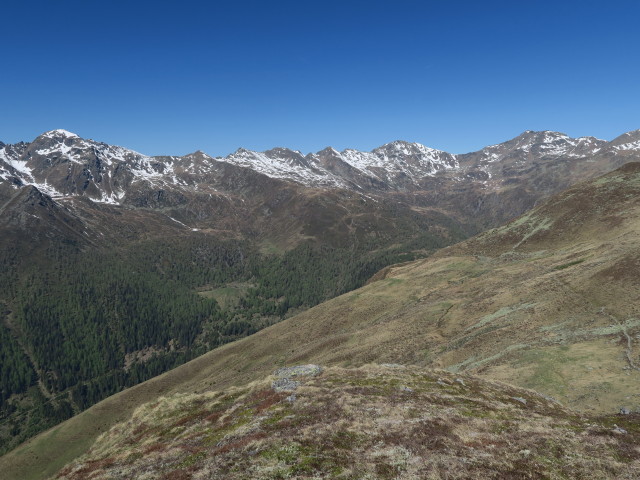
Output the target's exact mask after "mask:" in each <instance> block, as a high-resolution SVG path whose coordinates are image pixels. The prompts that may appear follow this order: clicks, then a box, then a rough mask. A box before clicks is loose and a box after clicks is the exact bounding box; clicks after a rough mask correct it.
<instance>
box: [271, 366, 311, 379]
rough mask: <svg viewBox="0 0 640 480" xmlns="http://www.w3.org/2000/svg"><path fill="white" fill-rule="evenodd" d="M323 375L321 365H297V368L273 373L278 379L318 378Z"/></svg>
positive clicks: (285, 368) (283, 369)
mask: <svg viewBox="0 0 640 480" xmlns="http://www.w3.org/2000/svg"><path fill="white" fill-rule="evenodd" d="M321 373H322V367H321V366H320V365H313V364H309V365H296V366H295V367H283V368H279V369H278V370H276V371H275V372H273V375H274V377H277V378H291V377H305V376H308V377H316V376H318V375H320V374H321Z"/></svg>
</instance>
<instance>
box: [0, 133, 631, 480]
mask: <svg viewBox="0 0 640 480" xmlns="http://www.w3.org/2000/svg"><path fill="white" fill-rule="evenodd" d="M639 161H640V130H637V131H634V132H629V133H625V134H623V135H621V136H619V137H618V138H616V139H614V140H613V141H604V140H599V139H596V138H593V137H581V138H571V137H568V136H567V135H564V134H561V133H557V132H550V131H544V132H533V131H527V132H524V133H523V134H521V135H520V136H518V137H516V138H514V139H512V140H509V141H507V142H504V143H501V144H498V145H492V146H489V147H486V148H483V149H482V150H480V151H477V152H473V153H467V154H450V153H447V152H443V151H439V150H434V149H431V148H428V147H425V146H423V145H420V144H417V143H409V142H404V141H395V142H392V143H388V144H386V145H383V146H381V147H378V148H376V149H374V150H372V151H371V152H361V151H357V150H351V149H348V150H344V151H342V152H339V151H336V150H334V149H333V148H326V149H324V150H321V151H319V152H317V153H310V154H307V155H304V154H302V153H300V152H298V151H293V150H289V149H286V148H274V149H272V150H269V151H266V152H253V151H249V150H244V149H239V150H238V151H236V152H235V153H233V154H231V155H229V156H227V157H219V158H213V157H210V156H209V155H207V154H205V153H203V152H201V151H197V152H195V153H192V154H189V155H185V156H182V157H174V156H161V157H148V156H145V155H142V154H139V153H136V152H134V151H131V150H127V149H125V148H122V147H116V146H112V145H107V144H104V143H100V142H97V141H94V140H87V139H82V138H80V137H78V136H77V135H75V134H73V133H70V132H67V131H65V130H54V131H50V132H46V133H44V134H42V135H40V136H39V137H37V138H36V139H35V140H33V141H32V142H31V143H18V144H12V145H8V144H3V143H0V271H1V272H2V274H1V275H0V308H1V310H0V320H1V322H0V402H1V403H0V416H1V417H0V442H1V443H0V452H9V453H6V454H5V455H4V456H3V457H0V471H2V472H6V473H7V474H8V475H10V477H8V478H16V479H20V478H34V479H35V478H47V477H49V476H52V475H59V477H60V478H143V477H144V475H147V477H145V478H251V477H254V478H317V477H322V478H329V477H332V475H333V477H335V478H396V477H397V476H398V475H406V478H427V476H428V475H431V478H480V477H474V475H481V476H482V475H487V474H488V473H487V472H497V473H496V475H497V476H496V477H495V478H509V477H508V476H505V475H506V472H509V471H513V469H514V468H516V467H514V465H516V464H517V465H518V467H517V468H516V469H517V470H518V471H522V472H528V475H529V476H528V477H527V476H522V477H517V478H568V477H567V475H568V476H569V477H570V476H571V474H572V472H573V473H575V472H582V473H580V474H581V475H584V478H589V477H588V475H589V474H590V473H593V472H594V471H597V472H601V473H602V475H603V476H602V477H601V478H607V477H608V476H615V477H616V478H637V475H638V472H640V463H639V461H640V453H639V452H640V450H639V448H640V427H638V426H637V425H636V423H634V422H635V418H636V417H635V414H630V415H625V416H624V418H622V417H620V418H618V416H616V415H614V413H615V412H617V411H618V410H619V409H620V408H623V410H624V411H625V412H626V411H628V410H632V409H634V408H636V407H638V406H640V400H638V399H637V398H636V397H634V395H636V391H637V388H636V386H637V382H638V370H640V366H639V365H640V360H639V359H638V347H637V345H636V343H637V341H638V340H637V334H638V333H640V330H638V329H639V328H640V321H638V319H637V315H638V313H637V305H638V303H637V302H638V294H639V292H638V282H637V279H638V252H637V245H638V238H637V235H638V233H637V232H639V231H640V230H639V229H638V222H640V213H639V209H640V204H639V203H638V198H640V197H639V195H638V194H639V193H640V180H639V179H640V167H639V165H640V164H639V163H633V162H639ZM516 217H517V218H516ZM196 357H197V358H196ZM309 362H314V363H318V364H321V365H323V366H324V367H325V368H326V370H325V371H324V372H323V373H321V374H320V375H318V376H312V377H311V378H310V379H308V380H306V383H305V382H302V383H303V384H302V385H301V386H300V387H299V388H300V390H296V392H297V393H295V394H291V395H289V394H287V395H282V394H281V392H279V391H275V392H274V391H273V390H272V389H271V388H270V387H269V386H268V384H267V383H265V382H266V381H265V380H264V379H265V378H266V377H268V375H269V374H271V373H272V372H273V371H274V370H275V369H276V368H278V367H281V366H284V365H287V366H289V365H297V364H302V363H309ZM371 364H385V365H386V366H385V365H382V366H379V365H371ZM404 365H410V367H405V366H404ZM174 367H177V368H174ZM171 369H172V370H171ZM437 369H446V370H448V372H445V371H441V370H437ZM168 370H171V371H169V372H167V371H168ZM164 372H167V373H164ZM477 375H479V376H480V377H484V378H480V377H478V376H477ZM152 377H154V378H152ZM149 379H150V380H149ZM269 381H270V380H269ZM496 381H502V382H507V383H508V384H510V385H508V384H507V383H499V382H496ZM141 382H143V383H141ZM251 382H253V383H251ZM294 383H297V382H294ZM274 384H275V383H274ZM511 385H516V386H517V387H516V386H511ZM296 388H297V386H296ZM399 389H400V390H399ZM526 389H535V390H537V391H538V392H539V393H535V392H533V391H531V390H526ZM293 390H295V388H294V389H293ZM293 390H292V391H293ZM399 391H400V392H401V393H398V392H399ZM296 395H298V396H299V397H300V399H296ZM380 395H382V397H381V396H380ZM551 396H552V397H553V398H551ZM107 397H108V398H107ZM160 397H162V398H160ZM292 397H293V398H292ZM513 399H515V401H514V400H513ZM97 402H99V403H97ZM148 402H152V403H151V404H149V403H148ZM362 402H364V403H365V404H367V405H368V407H367V408H369V410H372V411H376V412H386V413H385V414H384V418H386V419H387V420H388V422H389V424H397V423H402V422H404V423H405V424H407V425H409V424H411V425H413V423H415V425H414V426H412V427H411V428H414V427H415V429H417V430H415V429H414V430H415V431H414V430H411V432H413V433H407V432H408V431H403V430H399V431H395V430H394V429H393V428H386V427H385V428H380V426H381V423H379V422H377V420H372V419H371V418H369V417H366V415H365V416H363V415H364V414H363V411H364V410H362V409H358V408H356V405H358V404H359V403H362ZM474 402H475V403H474ZM514 402H515V403H514ZM558 402H561V403H562V404H564V405H565V406H561V405H560V404H559V403H558ZM96 403H97V405H94V404H96ZM92 405H93V406H92ZM150 405H151V406H150ZM158 405H161V406H162V408H163V409H165V410H164V411H158V412H156V411H155V410H154V409H155V408H156V407H157V406H158ZM335 405H341V407H340V408H342V409H343V410H344V415H342V416H335V415H334V416H331V415H329V414H328V413H327V412H332V411H336V410H335V409H336V407H335ZM434 405H439V406H440V407H441V409H444V410H445V411H446V412H445V413H446V414H443V413H442V412H440V413H438V409H436V408H435V407H434ZM398 406H400V407H398ZM440 407H439V408H440ZM569 408H575V409H578V410H579V411H580V412H582V413H578V411H576V410H570V409H569ZM523 409H524V410H523ZM527 409H530V410H527ZM393 412H395V413H393ZM398 412H402V413H398ZM381 415H382V414H381ZM438 415H441V416H442V417H441V421H440V422H435V423H434V422H433V421H430V422H431V423H429V425H427V426H424V425H422V424H420V425H422V426H420V425H418V424H419V423H420V421H423V423H424V418H427V417H428V418H432V419H433V417H434V416H438ZM334 417H335V418H334ZM487 418H488V419H489V420H486V419H487ZM416 419H417V420H416ZM420 419H422V420H420ZM480 419H483V422H484V423H482V422H480ZM65 420H66V421H65ZM419 420H420V421H419ZM63 421H64V422H63ZM60 422H63V423H61V424H60V425H57V424H59V423H60ZM121 422H124V423H121ZM296 422H297V423H296ZM323 422H324V423H323ZM349 422H350V423H349ZM367 422H369V423H367ZM394 422H395V423H394ZM412 422H413V423H412ZM416 422H417V423H416ZM614 422H617V423H616V424H615V425H614ZM427 423H428V422H427ZM480 423H482V425H480ZM56 425H57V426H56ZM514 425H515V426H514ZM517 425H526V429H527V433H526V434H525V433H524V430H523V431H520V432H518V427H517ZM297 426H300V428H298V427H297ZM50 427H53V428H50ZM303 427H304V428H303ZM423 427H424V428H423ZM48 428H50V429H49V430H48V431H46V432H44V433H41V434H40V435H38V436H37V437H35V438H32V439H31V440H30V441H28V442H27V443H23V444H22V445H20V446H18V445H19V444H20V443H21V442H24V441H25V440H28V439H30V438H31V437H33V436H35V435H37V434H38V433H39V432H42V431H43V430H45V429H48ZM420 428H423V430H424V432H423V431H422V430H420ZM522 428H523V429H524V428H525V427H522ZM287 429H289V430H287ZM616 429H618V430H616ZM285 432H286V433H285ZM420 432H422V433H425V432H430V433H429V435H430V436H431V437H430V438H435V439H436V440H437V442H436V443H435V444H434V445H435V446H434V447H433V451H437V452H438V455H439V456H438V458H439V460H438V461H439V462H440V463H437V462H436V463H430V464H425V465H423V464H422V463H420V462H423V461H424V458H426V457H427V456H428V455H426V454H425V453H424V452H422V453H419V452H418V451H417V450H416V448H417V447H416V446H415V445H413V446H412V444H411V442H412V441H413V440H412V438H415V437H416V435H418V436H419V435H421V434H422V433H420ZM469 432H476V434H477V435H479V437H478V438H475V437H473V435H471V434H470V433H469ZM477 432H480V433H477ZM503 432H504V435H498V433H500V434H502V433H503ZM551 432H553V435H551ZM612 432H613V433H612ZM621 432H624V433H621ZM102 433H104V435H102V436H101V437H100V438H99V439H98V441H97V442H96V443H94V442H95V441H96V438H98V435H100V434H102ZM294 434H295V435H297V436H295V435H294ZM312 434H313V435H312ZM292 435H294V436H295V439H294V440H292V439H293V438H294V437H292ZM314 435H315V436H314ZM345 435H346V436H345ZM425 435H426V433H425ZM470 435H471V436H470ZM474 435H475V434H474ZM367 436H369V437H367ZM542 438H552V439H553V442H555V443H554V445H563V446H564V447H563V448H564V450H562V452H560V451H559V450H557V449H556V450H554V448H555V447H554V446H553V445H551V446H550V444H548V443H545V442H543V441H542V440H540V439H542ZM580 438H583V439H584V441H579V440H580ZM374 440H375V441H374ZM538 440H540V441H538ZM127 442H128V443H127ZM504 442H507V443H504ZM585 442H587V443H589V442H592V443H593V445H594V447H593V448H592V449H589V448H585V447H584V444H585ZM427 443H428V442H427ZM424 444H425V443H424V442H423V443H422V445H424ZM512 444H515V445H518V446H519V447H518V448H515V450H514V448H506V445H512ZM92 445H93V446H92ZM122 445H126V447H123V448H121V449H120V447H121V446H122ZM313 445H324V447H323V448H325V447H326V448H325V450H323V451H322V452H319V451H317V450H312V446H313ZM488 445H493V447H488ZM115 446H117V448H116V447H115ZM16 447H17V448H16ZM90 447H91V450H89V448H90ZM11 449H13V451H10V450H11ZM119 449H120V450H119ZM354 449H355V450H354ZM474 449H475V450H474ZM549 449H551V450H549ZM519 450H522V452H528V453H522V452H520V453H518V455H516V456H511V454H512V453H513V451H516V452H518V451H519ZM546 451H551V452H552V454H549V455H551V456H549V455H547V454H545V453H544V452H546ZM287 452H288V453H287ZM291 452H293V453H291ZM567 452H568V453H567ZM611 452H617V454H616V455H617V456H614V455H611ZM432 453H433V452H432ZM248 455H249V456H255V462H253V461H249V462H245V460H246V458H248V457H247V456H248ZM359 455H360V457H361V458H360V457H359ZM545 455H547V456H545ZM566 455H569V456H571V455H573V457H571V458H573V460H574V461H573V463H572V464H571V465H573V468H574V470H566V469H565V466H566V462H565V463H562V462H560V461H559V460H558V459H561V458H564V457H565V456H566ZM412 456H413V457H412ZM159 457H162V458H164V459H165V461H164V462H159V461H157V460H158V458H159ZM414 457H415V458H414ZM78 458H79V460H78V461H77V463H75V464H69V462H71V461H73V460H76V459H78ZM241 458H242V459H244V460H242V461H241V460H240V459H241ZM346 458H354V459H358V458H359V459H360V460H359V461H351V460H349V461H347V460H345V459H346ZM416 458H418V460H416ZM461 458H466V459H467V460H464V461H462V460H460V459H461ZM303 459H306V460H304V462H306V463H304V462H303ZM319 459H326V461H324V460H322V461H321V460H319ZM419 459H422V460H419ZM434 461H435V460H434ZM225 462H226V463H225ZM243 462H245V463H246V464H245V463H243ZM67 464H69V465H68V466H67V467H66V468H64V469H63V470H62V471H60V469H61V468H62V467H64V466H65V465H67ZM229 465H237V466H242V467H241V468H242V469H241V470H240V471H239V473H238V471H234V470H233V469H232V468H231V467H229ZM227 467H228V468H227ZM238 468H240V467H238ZM256 468H257V469H258V470H255V469H256ZM252 469H253V470H252ZM446 471H449V472H450V475H451V476H449V477H447V476H446V475H445V476H443V472H446ZM248 472H251V473H248ZM328 472H333V473H328ZM118 475H120V476H118ZM234 475H235V476H234ZM367 475H369V477H367ZM410 475H414V477H411V476H410ZM438 475H440V476H438ZM314 476H315V477H314ZM486 478H489V477H486ZM513 478H516V477H513ZM574 478H575V477H574Z"/></svg>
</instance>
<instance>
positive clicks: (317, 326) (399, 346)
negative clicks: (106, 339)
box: [0, 165, 640, 479]
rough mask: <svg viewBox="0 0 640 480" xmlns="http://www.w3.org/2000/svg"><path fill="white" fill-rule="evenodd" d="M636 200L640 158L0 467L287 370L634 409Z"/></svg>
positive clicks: (110, 407) (103, 407) (148, 390)
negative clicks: (176, 399) (165, 405)
mask: <svg viewBox="0 0 640 480" xmlns="http://www.w3.org/2000/svg"><path fill="white" fill-rule="evenodd" d="M638 198H640V168H639V167H638V165H635V166H634V165H631V166H628V167H625V169H623V170H621V171H618V172H615V173H614V174H611V175H608V176H606V177H604V178H603V179H601V180H597V181H596V182H594V183H591V184H587V185H582V186H579V187H576V188H574V189H571V190H569V191H567V192H566V193H564V194H562V195H560V196H558V197H554V199H552V201H551V202H548V203H547V204H545V205H544V206H542V207H541V208H538V209H536V210H534V211H533V212H531V213H529V214H527V215H525V216H523V217H521V218H520V219H518V220H516V221H515V222H513V223H512V224H509V225H508V226H506V227H502V228H501V229H497V230H495V231H492V232H488V233H486V234H484V235H482V236H480V237H476V238H475V239H473V240H472V241H470V242H465V243H463V244H461V245H459V246H456V247H451V248H448V249H445V250H443V251H441V252H439V253H438V254H437V255H435V256H434V257H432V258H430V259H427V260H423V261H419V262H414V263H410V264H408V265H404V266H399V267H394V268H389V269H386V271H384V272H382V274H380V275H378V280H377V281H375V282H372V283H371V284H369V285H367V286H365V287H363V288H361V289H359V290H356V291H354V292H351V293H348V294H345V295H343V296H341V297H338V298H336V299H333V300H331V301H329V302H326V303H324V304H322V305H319V306H317V307H315V308H313V309H311V310H308V311H306V312H304V313H302V314H300V315H298V316H296V317H293V318H291V319H288V320H286V321H283V322H282V323H279V324H277V325H274V326H272V327H270V328H268V329H265V330H263V331H261V332H258V333H257V334H255V335H253V336H251V337H249V338H246V339H243V340H241V341H238V342H236V343H233V344H230V345H226V346H224V347H222V348H220V349H217V350H215V351H212V352H210V353H208V354H206V355H204V356H203V357H200V358H198V359H196V360H194V361H192V362H190V363H188V364H186V365H184V366H181V367H179V368H177V369H175V370H173V371H171V372H168V373H167V374H164V375H162V376H160V377H157V378H155V379H152V380H150V381H148V382H146V383H144V384H142V385H139V386H136V387H134V388H131V389H129V390H126V391H124V392H122V393H120V394H118V395H114V396H113V397H110V398H108V399H106V400H105V401H103V402H101V403H100V404H98V405H96V406H94V407H92V408H91V409H89V410H88V411H86V412H84V413H83V414H81V415H79V416H77V417H75V418H72V419H70V420H69V421H67V422H65V423H64V424H62V425H60V426H58V427H56V428H54V429H52V430H50V431H48V432H45V433H44V434H42V435H40V436H38V437H36V438H35V439H33V440H32V441H30V442H28V443H27V444H25V445H23V446H21V447H19V448H18V449H16V450H15V451H13V452H11V453H9V454H7V455H5V456H4V457H2V458H0V471H2V472H5V473H7V474H8V475H9V476H8V478H15V479H20V478H30V479H31V478H34V479H35V478H44V477H45V476H46V475H51V474H53V473H54V472H55V471H57V469H58V468H60V467H61V466H62V465H64V464H66V463H67V462H68V461H70V460H71V459H73V458H75V457H76V456H77V455H78V454H79V453H81V452H84V451H86V449H87V448H88V447H89V446H90V445H91V443H92V442H93V440H94V439H95V438H96V436H97V435H98V434H99V433H102V432H104V431H105V430H106V429H108V428H109V427H110V426H111V425H113V424H114V423H116V422H119V421H122V420H123V419H125V418H127V417H128V416H129V415H130V414H131V413H132V411H133V410H134V409H135V408H136V407H137V406H139V405H141V404H143V403H145V402H148V401H151V400H153V399H155V398H156V397H157V396H158V395H166V394H170V393H178V392H181V393H192V392H203V391H207V390H219V389H224V388H227V387H228V386H230V385H243V384H245V383H247V382H249V381H252V380H255V379H257V378H262V377H264V376H266V375H267V374H269V373H270V372H271V371H272V370H273V369H274V368H275V367H277V366H281V365H285V364H287V365H291V364H299V363H306V362H314V363H320V364H324V365H342V366H350V365H360V364H366V363H370V362H373V361H375V362H395V363H402V364H417V365H423V366H436V367H448V368H450V369H452V370H466V371H469V372H472V373H480V374H482V375H485V376H488V377H491V378H497V379H501V380H506V381H508V382H510V383H514V384H516V385H522V386H526V387H532V388H537V389H539V390H540V391H542V392H544V393H547V394H551V395H553V396H555V397H557V398H558V399H559V400H561V401H562V402H563V403H566V404H569V405H571V406H576V407H579V408H582V409H584V410H591V411H594V412H611V411H613V410H614V409H615V408H616V407H619V406H622V405H627V406H630V407H634V406H635V405H633V404H630V403H629V402H632V401H633V400H632V398H633V397H631V396H632V395H634V394H635V393H636V388H635V387H636V385H637V382H638V380H640V374H639V372H638V370H637V369H636V368H635V366H636V363H635V362H636V359H637V358H638V354H639V353H640V348H638V346H637V345H636V344H635V334H636V333H638V332H639V327H640V322H638V321H637V320H636V318H635V317H634V315H635V313H636V306H637V305H638V302H637V301H638V298H639V290H640V286H639V285H638V282H637V281H635V280H637V271H638V268H637V261H638V256H637V249H636V245H638V241H639V240H640V239H639V238H638V235H639V233H638V232H640V205H639V202H638V200H637V199H638ZM630 360H631V361H630ZM638 363H640V362H638ZM625 368H626V369H625Z"/></svg>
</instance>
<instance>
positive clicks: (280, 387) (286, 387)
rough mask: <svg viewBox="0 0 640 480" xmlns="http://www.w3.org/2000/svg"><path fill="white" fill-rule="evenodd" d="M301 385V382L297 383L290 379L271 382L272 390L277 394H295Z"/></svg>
mask: <svg viewBox="0 0 640 480" xmlns="http://www.w3.org/2000/svg"><path fill="white" fill-rule="evenodd" d="M299 385H300V382H296V381H295V380H291V379H290V378H278V379H277V380H274V381H273V382H271V388H273V389H274V390H275V391H276V392H293V391H294V390H295V389H296V388H298V386H299Z"/></svg>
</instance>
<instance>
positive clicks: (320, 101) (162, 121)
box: [0, 0, 640, 155]
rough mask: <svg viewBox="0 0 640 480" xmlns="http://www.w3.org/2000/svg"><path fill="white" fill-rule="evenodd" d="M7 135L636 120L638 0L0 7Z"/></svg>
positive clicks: (334, 132) (467, 137) (428, 130)
mask: <svg viewBox="0 0 640 480" xmlns="http://www.w3.org/2000/svg"><path fill="white" fill-rule="evenodd" d="M2 17H3V19H2V22H1V25H0V54H1V58H2V68H1V69H0V140H2V141H4V142H6V143H11V142H16V141H19V140H25V141H30V140H31V139H33V138H34V137H35V136H36V135H38V134H39V133H41V132H43V131H46V130H51V129H55V128H64V129H67V130H71V131H73V132H75V133H77V134H79V135H81V136H83V137H87V138H94V139H96V140H101V141H105V142H108V143H113V144H118V145H122V146H126V147H129V148H133V149H135V150H138V151H141V152H143V153H147V154H151V155H157V154H175V155H178V154H185V153H188V152H191V151H194V150H198V149H200V150H204V151H206V152H208V153H210V154H212V155H226V154H228V153H231V152H232V151H234V150H236V149H237V148H238V147H241V146H242V147H245V148H250V149H255V150H265V149H268V148H271V147H274V146H287V147H290V148H293V149H298V150H301V151H303V152H305V153H306V152H309V151H317V150H320V149H322V148H324V147H326V146H328V145H331V146H334V147H335V148H338V149H343V148H347V147H351V148H358V149H362V150H370V149H372V148H374V147H376V146H378V145H381V144H383V143H386V142H389V141H392V140H395V139H404V140H409V141H416V142H420V143H423V144H425V145H428V146H430V147H434V148H440V149H443V150H447V151H450V152H453V153H462V152H468V151H473V150H476V149H479V148H481V147H482V146H485V145H488V144H492V143H498V142H500V141H504V140H507V139H509V138H512V137H514V136H516V135H518V134H519V133H521V132H522V131H524V130H529V129H530V130H558V131H562V132H565V133H568V134H569V135H572V136H581V135H594V136H597V137H600V138H604V139H612V138H613V137H615V136H617V135H618V134H621V133H623V132H626V131H629V130H635V129H638V128H640V28H638V26H637V21H638V18H640V2H637V1H615V0H614V1H609V2H604V1H602V2H590V1H588V0H584V1H581V2H573V1H564V2H561V1H557V2H547V1H531V2H517V1H504V2H502V1H445V0H442V1H422V2H414V1H402V0H398V1H388V2H376V1H362V2H361V1H348V0H345V1H342V2H338V1H331V0H327V1H322V2H317V1H300V0H298V1H295V2H293V1H292V2H288V1H270V2H267V1H235V2H216V1H210V2H194V1H191V0H182V1H179V2H177V1H173V2H170V1H163V0H156V1H154V2H145V1H137V2H136V1H120V0H112V1H93V0H91V1H87V0H83V1H66V0H58V1H56V2H54V1H51V0H47V1H41V2H36V1H28V0H25V1H23V2H18V1H15V0H9V1H8V2H4V3H3V11H2Z"/></svg>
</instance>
